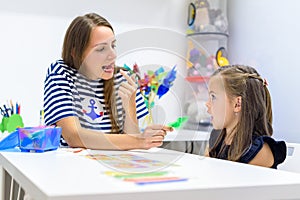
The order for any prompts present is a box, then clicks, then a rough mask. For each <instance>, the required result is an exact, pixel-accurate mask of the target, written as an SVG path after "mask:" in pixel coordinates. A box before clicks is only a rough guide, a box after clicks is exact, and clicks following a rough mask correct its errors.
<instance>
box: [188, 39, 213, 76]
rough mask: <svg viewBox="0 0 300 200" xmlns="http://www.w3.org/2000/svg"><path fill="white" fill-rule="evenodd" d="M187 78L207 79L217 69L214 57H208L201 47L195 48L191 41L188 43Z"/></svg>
mask: <svg viewBox="0 0 300 200" xmlns="http://www.w3.org/2000/svg"><path fill="white" fill-rule="evenodd" d="M187 68H188V71H187V76H188V77H209V76H210V75H211V73H212V72H213V71H214V70H215V69H216V68H217V64H216V61H215V57H214V56H213V55H209V54H208V53H207V52H206V51H205V50H204V48H203V47H201V46H200V45H198V46H196V45H195V44H194V42H193V41H191V40H189V41H188V52H187Z"/></svg>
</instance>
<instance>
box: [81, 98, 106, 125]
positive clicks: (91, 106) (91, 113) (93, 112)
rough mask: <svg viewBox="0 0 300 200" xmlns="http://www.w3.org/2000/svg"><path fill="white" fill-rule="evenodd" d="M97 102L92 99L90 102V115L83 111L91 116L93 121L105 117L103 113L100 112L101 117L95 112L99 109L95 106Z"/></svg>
mask: <svg viewBox="0 0 300 200" xmlns="http://www.w3.org/2000/svg"><path fill="white" fill-rule="evenodd" d="M95 103H96V102H95V100H93V99H91V100H90V105H89V106H88V107H89V108H91V111H90V112H89V113H87V111H86V110H84V109H83V110H82V111H83V113H84V114H85V115H87V116H89V117H90V118H91V119H92V120H95V119H97V118H99V117H102V116H103V112H99V115H98V114H97V113H96V112H95V109H97V107H96V106H95Z"/></svg>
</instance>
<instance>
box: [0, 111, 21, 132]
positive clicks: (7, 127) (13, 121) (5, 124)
mask: <svg viewBox="0 0 300 200" xmlns="http://www.w3.org/2000/svg"><path fill="white" fill-rule="evenodd" d="M23 127H24V123H23V119H22V117H21V115H19V114H13V115H11V116H9V117H3V118H2V121H1V124H0V130H1V132H4V131H8V132H9V133H10V132H13V131H15V130H16V129H17V128H23Z"/></svg>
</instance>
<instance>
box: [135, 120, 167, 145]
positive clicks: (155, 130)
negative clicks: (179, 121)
mask: <svg viewBox="0 0 300 200" xmlns="http://www.w3.org/2000/svg"><path fill="white" fill-rule="evenodd" d="M167 131H173V128H172V127H168V126H164V125H160V124H152V125H149V126H147V127H146V129H145V130H144V132H143V133H142V134H141V135H140V138H141V140H142V142H141V145H142V149H150V148H152V147H159V146H161V145H162V144H163V140H164V138H165V136H166V135H167Z"/></svg>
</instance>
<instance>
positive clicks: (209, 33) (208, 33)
mask: <svg viewBox="0 0 300 200" xmlns="http://www.w3.org/2000/svg"><path fill="white" fill-rule="evenodd" d="M198 35H202V36H208V35H210V36H223V37H224V36H225V37H228V34H227V33H221V32H198V33H189V34H187V36H188V37H189V36H198Z"/></svg>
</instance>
